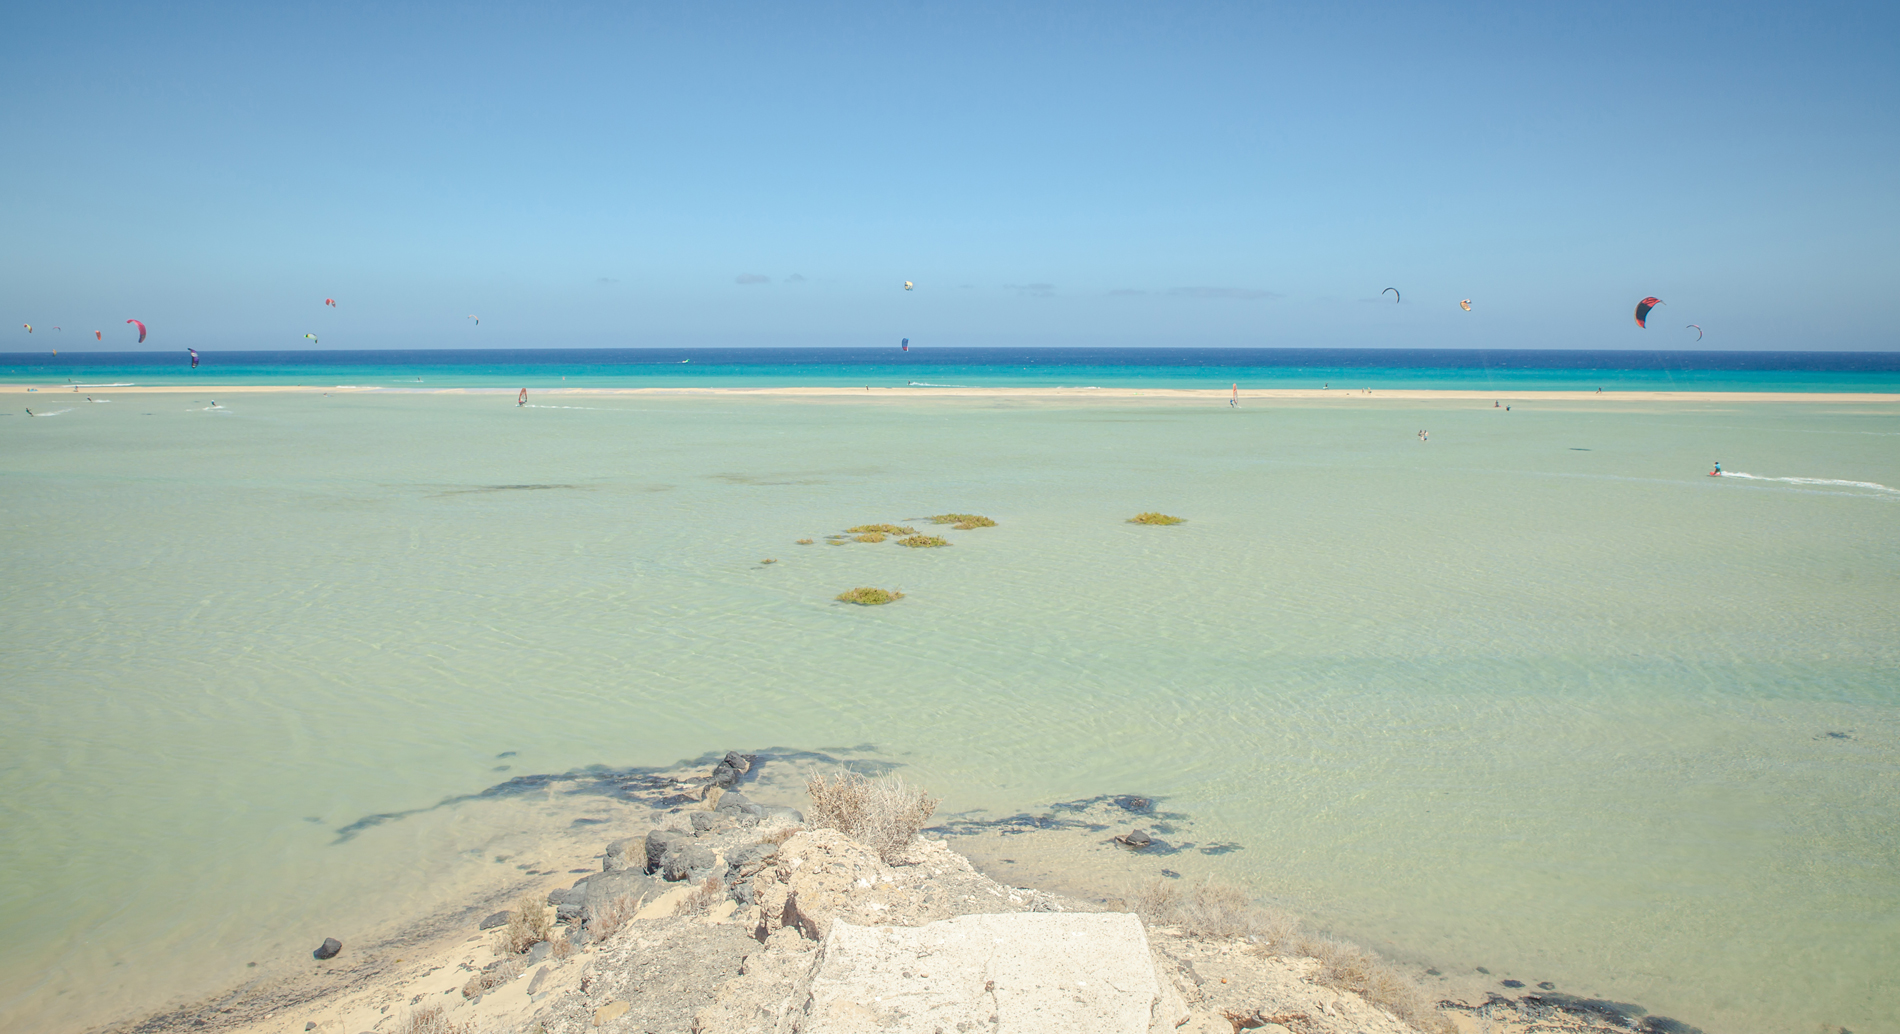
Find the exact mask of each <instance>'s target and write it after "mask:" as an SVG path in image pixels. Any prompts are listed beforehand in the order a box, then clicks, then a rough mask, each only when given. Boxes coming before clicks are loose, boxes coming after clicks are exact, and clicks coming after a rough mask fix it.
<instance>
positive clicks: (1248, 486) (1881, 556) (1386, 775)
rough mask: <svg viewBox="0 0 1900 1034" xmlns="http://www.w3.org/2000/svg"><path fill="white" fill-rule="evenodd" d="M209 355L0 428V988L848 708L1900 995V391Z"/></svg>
mask: <svg viewBox="0 0 1900 1034" xmlns="http://www.w3.org/2000/svg"><path fill="white" fill-rule="evenodd" d="M209 397H210V396H207V395H205V394H203V393H200V394H179V395H142V396H141V395H121V396H117V397H113V400H112V401H111V402H110V403H102V404H93V405H86V404H84V403H78V402H75V401H74V400H72V399H70V398H65V399H57V398H48V399H46V402H47V405H46V406H45V407H43V408H42V407H41V406H40V405H39V404H37V403H36V404H35V408H36V410H41V411H44V410H51V409H62V410H65V411H64V412H60V413H58V414H57V415H56V416H54V417H52V418H48V419H31V420H29V419H27V418H25V417H24V416H23V415H22V416H8V417H0V478H3V479H4V480H3V481H0V484H4V489H5V490H4V493H3V494H0V542H4V545H5V552H4V555H3V556H4V559H3V560H0V564H3V566H0V574H4V577H3V578H0V646H3V647H4V650H5V654H6V659H7V668H8V672H7V677H6V679H5V680H4V682H0V707H3V708H4V713H5V714H6V715H7V720H6V721H5V722H3V723H0V820H3V822H4V828H5V830H6V833H7V835H6V836H5V837H0V1027H5V1028H7V1029H77V1028H79V1027H82V1026H84V1025H86V1024H88V1023H91V1022H95V1021H99V1020H102V1019H108V1018H111V1017H112V1016H116V1015H121V1014H123V1013H125V1012H136V1011H137V1010H138V1008H139V1007H142V1006H143V1005H148V1004H149V1005H157V1004H161V1003H162V1002H163V1001H164V1000H166V999H167V998H169V997H171V996H174V995H179V994H188V993H194V992H199V991H208V990H213V989H216V988H218V987H223V986H228V985H231V984H234V983H236V982H238V981H240V980H242V979H244V976H245V967H244V963H245V962H246V961H251V960H257V959H259V958H264V959H266V961H267V962H269V961H270V960H273V959H284V958H287V957H302V958H306V959H307V956H306V955H304V954H303V953H306V952H308V951H309V950H310V948H311V947H314V945H315V943H316V942H317V941H320V940H321V939H322V938H323V937H324V936H327V935H330V934H332V933H335V932H339V931H345V932H344V933H343V936H344V937H345V939H346V940H348V939H350V937H351V936H352V935H351V934H350V933H348V932H347V931H351V930H357V929H362V928H365V927H366V926H369V925H373V924H374V923H375V922H376V921H377V917H382V918H383V919H385V920H386V919H387V917H389V916H391V915H397V914H400V913H402V912H403V911H404V910H405V909H415V908H420V907H424V906H427V905H431V904H434V903H438V902H439V901H440V900H441V899H443V898H444V897H445V896H446V895H448V894H450V893H451V892H452V891H454V890H455V889H457V888H459V887H461V886H463V885H464V884H469V885H472V883H470V881H473V880H474V879H475V877H473V876H471V875H470V873H471V872H473V871H474V869H473V868H471V867H472V866H474V867H478V866H479V864H480V863H481V862H482V859H481V858H480V855H481V853H482V851H483V850H484V845H486V844H488V843H490V842H491V840H492V838H493V837H495V836H496V835H498V833H499V831H501V830H502V829H504V828H518V827H519V824H520V823H521V821H523V820H522V817H521V815H522V813H520V812H518V811H510V810H508V809H507V808H505V807H503V806H501V805H498V804H491V803H487V802H473V803H468V804H464V805H458V806H454V807H447V808H440V809H435V810H432V811H428V812H425V813H422V814H419V815H416V816H412V817H410V818H407V819H403V820H401V821H396V822H391V823H387V824H384V825H380V826H376V827H373V828H371V829H368V830H367V831H365V832H364V833H362V834H361V835H359V836H356V837H354V838H350V839H347V840H342V841H340V842H339V838H338V837H337V834H336V830H338V829H339V828H341V827H343V826H345V825H347V824H349V823H351V822H354V821H355V820H357V819H359V818H361V817H363V816H365V815H370V814H376V813H383V812H394V811H399V810H403V809H409V808H422V807H427V806H429V805H432V804H435V803H436V802H438V801H440V800H442V799H443V798H444V797H446V796H450V795H454V794H463V793H471V792H476V791H479V790H481V789H483V788H484V787H487V786H490V785H492V784H494V783H495V782H497V781H498V780H500V779H504V778H507V777H508V775H510V774H522V773H528V772H552V771H563V770H566V769H569V768H573V767H576V766H582V765H589V764H597V763H605V764H613V765H634V764H666V763H670V762H672V761H674V760H676V759H679V758H681V757H686V756H692V755H697V754H699V753H701V752H702V751H706V750H715V749H718V750H723V749H726V748H728V747H738V748H756V747H764V746H769V745H773V744H783V745H787V746H793V747H810V748H819V747H826V746H834V745H840V744H866V743H868V744H875V745H876V747H877V749H878V751H879V752H880V753H882V754H883V755H884V756H887V757H890V758H892V759H895V760H898V761H901V762H903V763H904V764H906V765H907V766H909V767H908V769H907V775H909V777H910V778H912V779H913V780H915V781H918V782H921V783H923V784H924V785H926V786H929V787H932V788H933V789H935V790H937V791H939V792H940V793H941V794H943V795H944V796H945V797H946V803H945V805H944V810H945V811H946V812H959V811H969V810H979V809H984V810H988V811H990V812H995V813H1004V814H1007V813H1011V812H1015V811H1018V810H1022V809H1026V808H1038V807H1041V806H1044V805H1046V804H1047V803H1049V802H1051V801H1057V800H1064V799H1071V798H1075V797H1082V796H1092V795H1094V794H1099V793H1143V794H1150V795H1155V796H1158V797H1162V798H1165V799H1166V804H1167V806H1168V807H1169V808H1170V809H1173V810H1178V811H1183V812H1186V813H1189V814H1190V815H1192V816H1193V817H1194V819H1195V821H1196V822H1197V824H1198V827H1199V829H1200V831H1201V832H1202V833H1203V835H1204V836H1205V837H1206V838H1207V839H1209V840H1216V839H1218V840H1224V841H1231V842H1233V843H1236V844H1239V845H1240V846H1241V850H1237V851H1233V852H1231V853H1228V854H1223V855H1219V856H1216V857H1202V856H1199V855H1187V856H1183V858H1182V859H1181V860H1180V861H1179V864H1178V865H1175V867H1176V868H1178V869H1180V870H1182V871H1183V872H1186V873H1187V874H1188V875H1190V876H1194V875H1201V874H1213V875H1219V876H1222V877H1225V878H1230V879H1237V880H1242V881H1245V882H1247V883H1248V884H1250V885H1251V886H1252V887H1253V888H1255V889H1256V890H1257V891H1258V892H1259V893H1261V894H1262V895H1265V896H1268V897H1271V898H1273V899H1275V900H1277V901H1280V902H1283V903H1285V904H1288V905H1290V906H1292V907H1294V908H1296V909H1298V910H1301V911H1303V912H1304V913H1306V914H1308V915H1310V916H1312V917H1314V918H1315V919H1316V920H1318V921H1319V922H1322V923H1325V924H1328V925H1330V926H1332V927H1334V928H1336V929H1338V930H1340V931H1341V932H1343V933H1346V934H1349V935H1352V936H1355V937H1357V938H1359V939H1362V940H1363V941H1365V942H1367V943H1371V944H1376V945H1378V946H1380V947H1382V948H1384V949H1385V950H1388V951H1392V952H1394V953H1396V954H1400V955H1403V956H1405V957H1409V958H1417V959H1422V960H1426V961H1431V962H1433V963H1435V964H1438V965H1440V966H1442V967H1445V968H1447V969H1448V970H1449V969H1452V968H1456V969H1458V970H1459V971H1466V972H1468V971H1469V970H1470V968H1471V967H1473V966H1477V965H1485V966H1487V967H1488V968H1491V969H1493V970H1499V971H1502V970H1505V969H1511V970H1513V971H1525V970H1533V969H1534V970H1536V971H1537V972H1538V973H1539V974H1540V975H1541V977H1542V978H1547V979H1550V980H1553V981H1555V982H1557V983H1558V984H1559V986H1560V987H1562V988H1563V989H1565V990H1570V991H1572V992H1574V993H1584V994H1597V995H1603V996H1607V997H1613V998H1616V999H1619V1000H1622V1001H1633V1002H1638V1003H1641V1004H1643V1005H1645V1006H1647V1007H1648V1008H1649V1009H1651V1010H1652V1011H1654V1012H1658V1013H1664V1014H1667V1015H1670V1016H1673V1017H1676V1018H1678V1019H1681V1020H1684V1021H1686V1022H1690V1023H1693V1024H1695V1025H1696V1026H1699V1027H1702V1028H1704V1029H1706V1030H1709V1031H1712V1032H1715V1031H1732V1032H1743V1034H1750V1032H1767V1031H1780V1030H1792V1029H1801V1030H1812V1029H1816V1028H1817V1027H1818V1026H1819V1025H1822V1024H1826V1025H1829V1026H1830V1028H1831V1027H1833V1026H1844V1027H1847V1028H1849V1029H1851V1030H1854V1031H1857V1032H1861V1034H1865V1032H1867V1031H1880V1030H1900V981H1896V978H1895V976H1894V974H1895V973H1896V972H1900V832H1896V831H1900V803H1897V802H1900V785H1897V784H1900V778H1897V777H1896V772H1900V765H1897V764H1896V762H1900V720H1897V718H1900V677H1897V676H1896V671H1900V664H1897V663H1896V662H1900V646H1897V645H1896V644H1900V491H1896V490H1895V489H1896V488H1897V487H1900V414H1897V413H1896V412H1895V411H1894V409H1893V407H1878V406H1860V407H1856V406H1843V405H1828V404H1813V405H1808V404H1791V405H1753V406H1713V405H1681V406H1671V405H1629V406H1614V407H1612V406H1570V407H1561V406H1554V405H1543V404H1535V403H1533V404H1524V405H1518V406H1516V407H1515V408H1514V409H1513V411H1511V412H1509V413H1505V412H1502V411H1496V410H1492V409H1490V408H1488V407H1485V408H1478V407H1473V406H1469V405H1466V404H1428V403H1418V404H1398V403H1378V404H1376V408H1375V405H1374V404H1367V403H1352V402H1346V401H1344V400H1342V401H1340V402H1335V403H1331V404H1322V403H1312V404H1300V405H1275V406H1267V405H1257V406H1248V407H1243V408H1242V409H1240V410H1237V411H1236V410H1230V409H1228V408H1227V407H1226V406H1224V405H1222V406H1206V407H1201V406H1195V405H1186V404H1176V405H1158V404H1157V405H1150V406H1119V405H1109V404H1102V403H1087V404H1058V403H1049V404H1019V403H1009V404H992V403H985V402H981V401H967V400H959V401H955V402H923V401H916V400H910V401H897V400H893V401H889V402H884V401H879V402H866V403H849V404H846V403H838V402H826V403H813V402H803V401H791V400H769V399H756V398H754V399H734V400H724V399H707V398H694V399H678V398H658V399H629V398H601V399H592V400H590V399H586V398H567V399H563V402H562V405H561V406H560V407H550V408H529V409H517V408H516V407H515V406H514V405H513V404H512V399H503V398H495V397H484V396H464V397H452V396H429V395H402V396H394V395H384V396H360V395H358V396H338V397H332V398H324V397H306V396H270V395H241V396H232V397H231V398H228V399H220V401H221V402H223V403H224V405H223V406H222V407H221V408H219V409H216V410H212V409H209V408H208V404H209ZM55 403H57V404H55ZM1421 428H1428V429H1429V430H1430V432H1431V440H1430V441H1429V442H1420V441H1419V440H1418V438H1417V435H1416V432H1417V431H1418V430H1419V429H1421ZM1715 459H1720V460H1722V461H1723V465H1724V467H1725V468H1728V469H1729V470H1732V471H1738V472H1743V473H1750V474H1754V475H1756V476H1757V477H1759V478H1763V479H1768V478H1794V479H1805V480H1794V481H1777V480H1742V479H1735V478H1723V479H1715V478H1709V477H1705V476H1703V472H1704V471H1706V470H1707V469H1708V465H1709V463H1710V461H1711V460H1715ZM1836 482H1838V483H1836ZM1889 486H1893V487H1889ZM1150 509H1158V510H1163V511H1166V512H1169V513H1174V514H1179V515H1181V516H1184V517H1187V518H1189V520H1188V523H1186V524H1182V525H1179V526H1175V527H1170V528H1151V527H1139V526H1135V525H1130V524H1127V523H1125V518H1127V517H1128V516H1129V515H1131V514H1133V513H1135V512H1138V511H1142V510H1150ZM949 510H955V511H969V512H977V513H984V514H988V515H990V516H992V517H994V518H996V520H997V521H998V522H999V526H998V527H996V528H992V529H983V530H978V531H970V532H955V531H951V532H947V533H946V534H948V535H950V536H951V537H952V538H953V540H954V542H955V543H956V544H955V546H953V547H952V548H949V549H940V550H905V549H901V548H898V547H895V546H893V545H891V544H890V543H885V544H882V545H866V544H853V545H850V546H845V547H832V546H827V545H824V544H823V536H824V535H825V534H827V533H830V532H834V531H839V530H842V529H843V528H845V527H847V526H850V525H853V524H858V523H863V522H883V521H902V520H904V519H907V518H917V517H919V516H922V515H926V514H931V513H938V512H943V511H949ZM806 537H811V538H817V539H819V540H820V543H819V544H818V545H813V546H799V545H795V544H794V540H795V539H799V538H806ZM767 557H770V558H776V559H778V560H779V563H777V564H774V565H771V566H761V565H759V564H758V563H757V561H758V560H760V559H762V558H767ZM857 585H878V586H885V587H891V588H901V589H902V590H903V591H904V592H905V593H906V594H907V598H906V599H904V600H902V601H901V602H899V603H898V604H895V605H892V606H889V607H883V608H874V609H860V608H852V607H848V606H845V605H842V604H837V603H834V602H832V597H833V596H835V595H836V594H837V593H838V592H840V591H841V590H844V589H848V588H851V587H853V586H857ZM508 751H515V752H517V753H516V755H515V756H513V757H510V758H508V759H506V760H505V761H504V760H498V759H497V755H499V754H502V753H504V752H508ZM504 764H506V765H511V766H513V767H512V768H511V769H510V770H509V772H506V773H499V774H498V773H497V771H496V769H497V768H499V767H500V766H501V765H504ZM1171 864H1172V863H1171Z"/></svg>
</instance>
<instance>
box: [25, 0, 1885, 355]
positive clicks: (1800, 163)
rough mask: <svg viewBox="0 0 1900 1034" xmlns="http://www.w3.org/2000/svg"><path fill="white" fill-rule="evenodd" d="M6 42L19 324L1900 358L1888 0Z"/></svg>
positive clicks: (471, 6) (627, 21)
mask: <svg viewBox="0 0 1900 1034" xmlns="http://www.w3.org/2000/svg"><path fill="white" fill-rule="evenodd" d="M0 35H4V37H5V38H6V39H7V41H8V59H7V61H6V62H5V64H4V65H0V140H4V141H5V144H4V150H3V151H0V310H3V311H0V316H4V317H5V318H6V319H7V321H8V322H9V323H10V324H11V326H10V327H9V328H6V329H5V330H4V331H0V332H4V333H5V334H6V335H7V344H6V345H5V346H4V349H3V350H8V351H13V350H29V349H38V348H40V347H43V346H46V345H48V344H56V343H58V342H54V341H53V337H54V335H55V334H57V335H59V336H60V342H63V343H65V347H71V348H75V349H77V348H80V347H88V348H97V347H107V348H130V347H134V346H133V344H132V341H133V336H134V333H135V332H134V331H133V330H132V329H131V328H130V327H127V326H125V324H124V320H125V319H126V318H128V317H137V318H140V319H143V320H144V321H145V322H146V323H147V324H148V325H149V326H150V327H151V328H152V336H151V338H150V339H149V340H148V341H147V343H146V347H148V348H182V347H184V346H185V345H187V344H190V345H195V346H197V347H200V348H296V347H307V346H308V344H309V342H307V341H306V340H304V338H303V335H304V334H305V333H316V334H317V335H318V336H319V338H320V340H321V344H322V346H323V347H326V348H330V347H337V348H398V347H428V348H434V347H450V348H466V347H478V346H490V345H493V346H508V347H540V346H546V347H594V346H600V347H618V346H629V347H638V346H691V345H820V344H822V345H865V346H886V345H890V344H894V343H895V342H896V340H897V339H898V338H899V337H910V338H911V339H912V341H913V346H914V347H925V346H928V345H932V344H939V345H1025V344H1051V345H1089V344H1097V345H1193V346H1221V345H1237V346H1267V347H1272V346H1288V347H1309V346H1318V347H1327V346H1336V347H1355V346H1365V347H1495V348H1526V347H1560V348H1644V347H1651V348H1660V347H1668V348H1674V347H1691V346H1693V338H1694V336H1695V335H1694V331H1687V330H1684V329H1683V327H1684V325H1685V324H1688V323H1699V324H1701V325H1702V326H1703V327H1704V328H1706V330H1707V332H1708V333H1707V337H1706V338H1705V339H1704V341H1703V342H1702V346H1703V347H1717V348H1811V349H1884V350H1892V349H1900V334H1896V329H1895V328H1896V326H1900V293H1897V292H1896V288H1895V283H1896V280H1897V279H1900V278H1897V274H1900V268H1896V267H1897V266H1900V263H1897V262H1896V259H1895V256H1894V252H1895V245H1896V242H1900V146H1896V143H1897V140H1900V137H1897V136H1896V123H1897V119H1896V116H1897V115H1900V5H1895V4H1893V3H1891V2H1886V3H1865V4H1850V5H1827V4H1818V5H1816V4H1809V5H1795V4H1785V5H1779V6H1764V5H1754V4H1748V3H1738V4H1708V5H1701V6H1690V5H1679V4H1642V5H1634V4H1632V5H1627V6H1610V5H1582V6H1579V5H1555V4H1548V5H1542V4H1540V5H1531V4H1514V5H1497V6H1485V5H1475V4H1464V5H1456V6H1450V5H1423V4H1420V5H1390V4H1361V5H1348V4H1327V5H1320V4H1312V5H1276V4H1265V3H1251V4H1233V5H1225V4H1198V5H1167V4H1155V3H1152V2H1149V3H1140V4H1116V3H1097V4H1062V5H1055V4H1042V5H1033V4H1020V3H1018V4H994V5H990V4H980V3H972V4H908V3H893V2H885V3H876V4H870V3H867V4H822V3H807V4H799V5H750V4H716V3H709V4H665V5H661V4H651V5H601V6H590V5H582V4H547V5H525V4H524V5H487V4H481V3H459V4H447V3H443V4H427V5H424V4H393V5H385V4H376V5H360V6H359V5H349V4H330V5H296V4H246V5H232V6H223V7H219V6H206V5H157V4H152V5H139V6H122V5H111V4H103V5H102V4H86V3H69V2H62V3H44V2H32V0H29V2H17V0H16V2H15V3H12V4H8V5H6V9H5V11H4V12H3V13H0ZM904 280H912V281H915V282H916V285H917V287H916V290H914V291H912V292H909V293H906V292H904V291H903V290H902V289H901V284H902V282H903V281H904ZM1388 286H1393V287H1398V288H1399V289H1400V290H1401V291H1402V292H1403V293H1404V303H1403V304H1400V305H1394V304H1392V303H1391V302H1390V298H1391V296H1390V295H1385V296H1384V300H1381V299H1380V291H1381V290H1382V289H1383V288H1385V287H1388ZM1647 294H1654V295H1658V296H1660V297H1662V298H1663V299H1664V300H1665V301H1666V302H1667V303H1668V304H1667V305H1666V306H1665V307H1664V308H1662V309H1661V310H1659V318H1652V319H1651V321H1650V329H1649V330H1648V331H1643V330H1639V329H1637V328H1636V326H1635V324H1634V322H1633V321H1632V319H1631V318H1630V310H1631V308H1632V307H1633V306H1634V304H1635V302H1636V301H1637V300H1638V299H1639V298H1641V297H1643V296H1644V295H1647ZM325 297H334V298H336V299H337V300H338V303H339V304H338V307H337V308H336V309H334V310H332V309H328V308H325V307H324V306H323V304H322V302H323V299H324V298H325ZM1462 298H1469V299H1471V300H1472V305H1473V308H1472V311H1471V312H1469V313H1466V312H1463V311H1461V310H1460V309H1459V308H1458V305H1457V303H1458V301H1459V300H1460V299H1462ZM470 313H475V314H478V315H480V316H481V318H482V322H481V325H480V326H479V327H476V326H475V325H473V323H472V321H470V320H468V319H466V318H465V317H466V316H467V314H470ZM28 322H30V323H33V324H34V325H35V333H34V334H33V335H32V336H31V337H30V338H29V337H27V335H26V332H25V331H24V330H23V329H21V328H20V327H19V324H21V323H28ZM54 325H59V326H61V327H63V330H61V331H59V332H54V331H52V330H50V328H51V327H52V326H54ZM93 330H104V331H105V341H104V342H103V343H99V344H95V343H94V342H93V340H92V333H91V332H92V331H93ZM82 342H83V344H82Z"/></svg>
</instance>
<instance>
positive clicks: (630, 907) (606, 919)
mask: <svg viewBox="0 0 1900 1034" xmlns="http://www.w3.org/2000/svg"><path fill="white" fill-rule="evenodd" d="M644 904H646V898H644V897H638V898H636V897H634V896H633V895H631V894H622V895H620V896H618V897H616V898H614V899H613V900H612V901H609V902H607V903H605V904H604V905H601V906H599V907H597V908H595V909H594V916H593V918H591V919H589V920H588V921H587V935H588V937H590V938H592V939H593V941H594V943H596V944H598V943H600V942H601V941H604V940H606V939H607V938H609V937H612V936H613V935H614V931H615V930H618V929H620V928H621V927H622V926H624V925H626V922H627V920H629V919H632V918H633V914H634V913H635V912H638V911H640V906H641V905H644ZM560 940H563V941H565V940H567V938H565V937H562V938H560Z"/></svg>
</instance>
